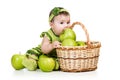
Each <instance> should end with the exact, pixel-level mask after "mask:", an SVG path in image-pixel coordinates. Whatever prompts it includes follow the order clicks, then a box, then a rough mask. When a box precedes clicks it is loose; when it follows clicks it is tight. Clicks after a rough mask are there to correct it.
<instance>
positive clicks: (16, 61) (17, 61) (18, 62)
mask: <svg viewBox="0 0 120 80" xmlns="http://www.w3.org/2000/svg"><path fill="white" fill-rule="evenodd" d="M24 57H25V55H22V54H14V55H12V57H11V65H12V67H13V68H14V69H16V70H20V69H23V68H24V66H23V64H22V61H23V59H24Z"/></svg>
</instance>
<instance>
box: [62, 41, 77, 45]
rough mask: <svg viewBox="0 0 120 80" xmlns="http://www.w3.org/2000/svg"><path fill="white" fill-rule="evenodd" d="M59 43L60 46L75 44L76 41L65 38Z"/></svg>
mask: <svg viewBox="0 0 120 80" xmlns="http://www.w3.org/2000/svg"><path fill="white" fill-rule="evenodd" d="M61 45H62V46H77V43H76V41H75V40H73V39H65V40H63V42H62V44H61Z"/></svg>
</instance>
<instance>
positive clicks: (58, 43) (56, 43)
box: [52, 41, 61, 48]
mask: <svg viewBox="0 0 120 80" xmlns="http://www.w3.org/2000/svg"><path fill="white" fill-rule="evenodd" d="M60 45H61V43H60V42H59V41H54V42H52V47H53V48H57V47H59V46H60Z"/></svg>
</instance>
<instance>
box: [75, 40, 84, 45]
mask: <svg viewBox="0 0 120 80" xmlns="http://www.w3.org/2000/svg"><path fill="white" fill-rule="evenodd" d="M76 43H77V45H78V46H85V45H86V43H85V42H84V41H76Z"/></svg>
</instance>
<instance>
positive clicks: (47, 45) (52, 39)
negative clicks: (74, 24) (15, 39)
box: [23, 7, 70, 70]
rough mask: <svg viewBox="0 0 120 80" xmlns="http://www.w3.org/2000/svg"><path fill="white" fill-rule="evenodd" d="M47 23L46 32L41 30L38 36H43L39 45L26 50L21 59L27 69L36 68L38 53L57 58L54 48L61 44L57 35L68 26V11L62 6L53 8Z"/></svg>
mask: <svg viewBox="0 0 120 80" xmlns="http://www.w3.org/2000/svg"><path fill="white" fill-rule="evenodd" d="M49 25H50V29H49V30H48V31H47V32H42V33H41V35H40V37H43V39H42V43H41V45H39V46H38V47H35V48H32V50H31V49H30V50H28V51H27V52H26V55H27V58H26V60H24V61H23V65H24V66H25V67H26V68H27V69H28V70H35V69H36V67H37V60H38V57H39V56H40V54H46V55H48V56H51V57H54V58H57V55H56V48H57V47H59V46H60V44H61V43H60V39H59V35H60V34H61V33H62V32H63V30H64V29H65V28H68V27H70V14H69V12H68V11H67V10H66V9H64V8H62V7H55V8H53V9H52V10H51V11H50V14H49ZM31 59H32V60H31ZM28 63H34V65H31V66H29V65H28Z"/></svg>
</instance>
